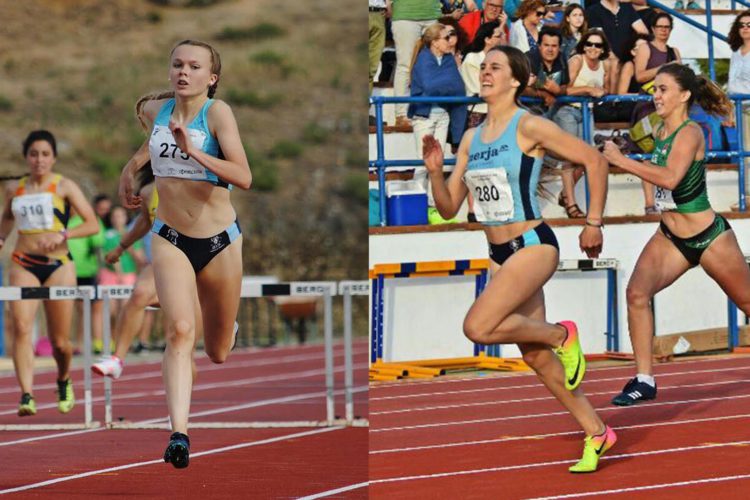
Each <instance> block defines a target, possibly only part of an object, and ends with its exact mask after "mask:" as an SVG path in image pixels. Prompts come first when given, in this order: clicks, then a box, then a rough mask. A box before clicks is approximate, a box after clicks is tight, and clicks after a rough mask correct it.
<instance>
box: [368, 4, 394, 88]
mask: <svg viewBox="0 0 750 500" xmlns="http://www.w3.org/2000/svg"><path fill="white" fill-rule="evenodd" d="M368 1H369V3H370V6H369V17H368V25H369V28H370V38H369V43H368V50H367V52H368V59H369V70H370V71H369V76H370V94H372V82H373V79H374V78H375V73H377V71H378V65H379V64H380V57H381V56H382V55H383V48H384V47H385V18H386V16H387V7H390V3H391V0H368Z"/></svg>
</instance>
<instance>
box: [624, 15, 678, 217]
mask: <svg viewBox="0 0 750 500" xmlns="http://www.w3.org/2000/svg"><path fill="white" fill-rule="evenodd" d="M652 29H653V31H654V38H653V40H652V41H650V42H649V43H647V44H646V45H643V46H642V47H641V48H640V49H639V50H638V52H637V53H636V55H635V59H633V64H634V67H635V80H636V82H638V84H639V85H640V87H641V93H646V94H653V93H654V77H655V76H656V73H657V72H658V71H659V69H661V67H662V66H664V65H665V64H667V63H669V62H672V61H675V62H678V63H682V58H681V57H680V51H679V50H677V48H675V47H670V46H669V45H667V40H668V39H669V34H670V33H671V32H672V16H670V15H669V14H667V13H666V12H661V13H659V14H657V15H656V17H654V24H653V25H652ZM654 111H656V108H655V107H654V103H653V102H651V101H649V102H645V103H639V104H638V105H636V107H635V112H634V115H635V116H636V120H640V119H641V118H642V117H644V116H648V115H649V114H651V113H653V112H654ZM641 182H642V185H643V199H644V205H645V208H644V212H645V213H646V215H651V214H657V213H659V212H658V210H657V209H656V205H655V200H654V185H653V184H651V183H649V182H647V181H645V180H642V181H641Z"/></svg>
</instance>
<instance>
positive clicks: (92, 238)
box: [68, 211, 104, 353]
mask: <svg viewBox="0 0 750 500" xmlns="http://www.w3.org/2000/svg"><path fill="white" fill-rule="evenodd" d="M71 214H72V217H71V218H70V221H69V222H68V229H73V228H74V227H78V226H80V225H81V224H83V217H81V216H80V215H79V214H78V213H74V212H73V211H71ZM97 219H98V217H97ZM98 222H99V231H98V232H97V233H96V234H92V235H89V236H83V237H81V238H70V239H69V240H68V250H69V251H70V255H71V256H72V257H73V263H74V264H75V266H76V280H77V285H78V286H94V287H95V286H96V285H97V279H96V276H97V274H98V272H99V262H100V255H99V254H100V252H101V249H102V247H103V246H104V225H103V224H102V221H101V220H99V221H98ZM75 308H76V316H77V317H78V318H79V321H78V323H79V324H78V328H77V329H76V334H75V336H76V340H75V344H74V346H73V352H74V353H79V352H81V351H82V349H83V343H82V339H83V321H82V320H81V319H80V318H83V312H82V309H83V302H81V301H80V300H77V301H76V302H75ZM91 338H92V341H93V347H94V349H96V348H97V347H98V349H99V351H100V352H101V346H102V303H101V301H100V300H98V299H94V300H93V301H92V302H91Z"/></svg>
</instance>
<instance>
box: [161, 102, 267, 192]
mask: <svg viewBox="0 0 750 500" xmlns="http://www.w3.org/2000/svg"><path fill="white" fill-rule="evenodd" d="M208 123H209V126H210V127H211V132H212V133H213V134H214V135H215V136H216V138H217V139H218V141H219V145H220V146H221V151H222V152H223V153H224V158H226V159H225V160H220V159H219V158H216V157H215V156H211V155H210V154H208V153H205V152H203V151H201V150H200V149H198V148H196V147H195V146H193V143H192V141H190V140H189V139H188V138H189V136H188V133H187V129H186V127H185V125H184V124H181V123H176V122H174V121H170V122H169V129H170V130H171V131H172V135H173V136H174V139H175V142H176V143H177V146H178V147H179V148H180V149H181V150H182V151H183V152H184V153H187V154H188V155H190V157H192V158H195V161H197V162H198V163H200V164H201V165H203V166H204V167H205V168H207V169H208V170H210V171H211V172H213V173H215V174H216V176H217V177H219V178H220V179H221V180H223V181H225V182H228V183H229V184H234V185H235V186H237V187H239V188H242V189H250V184H251V183H252V180H253V176H252V174H251V173H250V165H248V162H247V156H246V155H245V149H244V148H243V147H242V139H241V138H240V132H239V129H238V128H237V120H235V118H234V114H233V113H232V109H231V108H230V107H229V105H228V104H227V103H225V102H224V101H218V100H217V101H215V102H214V103H213V105H212V106H211V107H210V108H209V110H208ZM183 146H184V148H183Z"/></svg>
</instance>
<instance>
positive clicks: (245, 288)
mask: <svg viewBox="0 0 750 500" xmlns="http://www.w3.org/2000/svg"><path fill="white" fill-rule="evenodd" d="M368 290H369V284H368ZM98 292H99V294H100V296H101V298H102V301H103V305H104V313H103V316H104V319H105V321H104V328H103V336H104V342H103V344H104V346H103V347H104V352H109V343H110V338H111V331H110V328H109V322H108V321H106V318H108V311H109V307H110V304H109V301H110V300H111V299H112V298H113V297H117V298H127V297H129V296H130V293H131V292H132V287H130V286H99V287H98ZM336 294H337V287H336V282H333V281H310V282H305V281H292V282H287V283H252V282H250V283H243V284H242V290H241V293H240V297H241V298H262V297H278V296H313V297H321V296H322V297H323V308H324V309H323V318H324V319H323V321H324V339H325V380H326V420H322V421H320V420H304V421H291V422H214V423H201V422H191V423H190V428H192V429H215V428H224V429H237V428H240V429H241V428H279V427H331V426H342V425H355V426H356V425H358V424H357V423H356V422H353V421H349V420H347V419H340V418H336V417H335V409H334V403H335V400H334V376H333V369H334V367H333V304H332V302H333V300H332V297H333V296H334V295H336ZM350 324H351V321H350ZM350 337H351V335H350ZM345 342H346V341H345ZM345 350H346V347H345ZM351 351H352V349H351V338H350V340H349V348H348V350H347V351H346V352H345V358H346V361H345V363H346V364H347V366H348V367H349V370H351V366H352V361H351ZM104 378H105V381H104V388H105V389H104V391H105V393H104V406H105V410H104V416H105V417H104V424H105V426H106V427H108V428H115V429H170V428H171V427H170V425H169V421H168V417H163V418H158V419H151V420H148V421H146V422H140V423H133V422H114V421H113V419H112V380H111V379H110V378H109V377H104ZM349 398H350V399H351V395H349Z"/></svg>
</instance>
